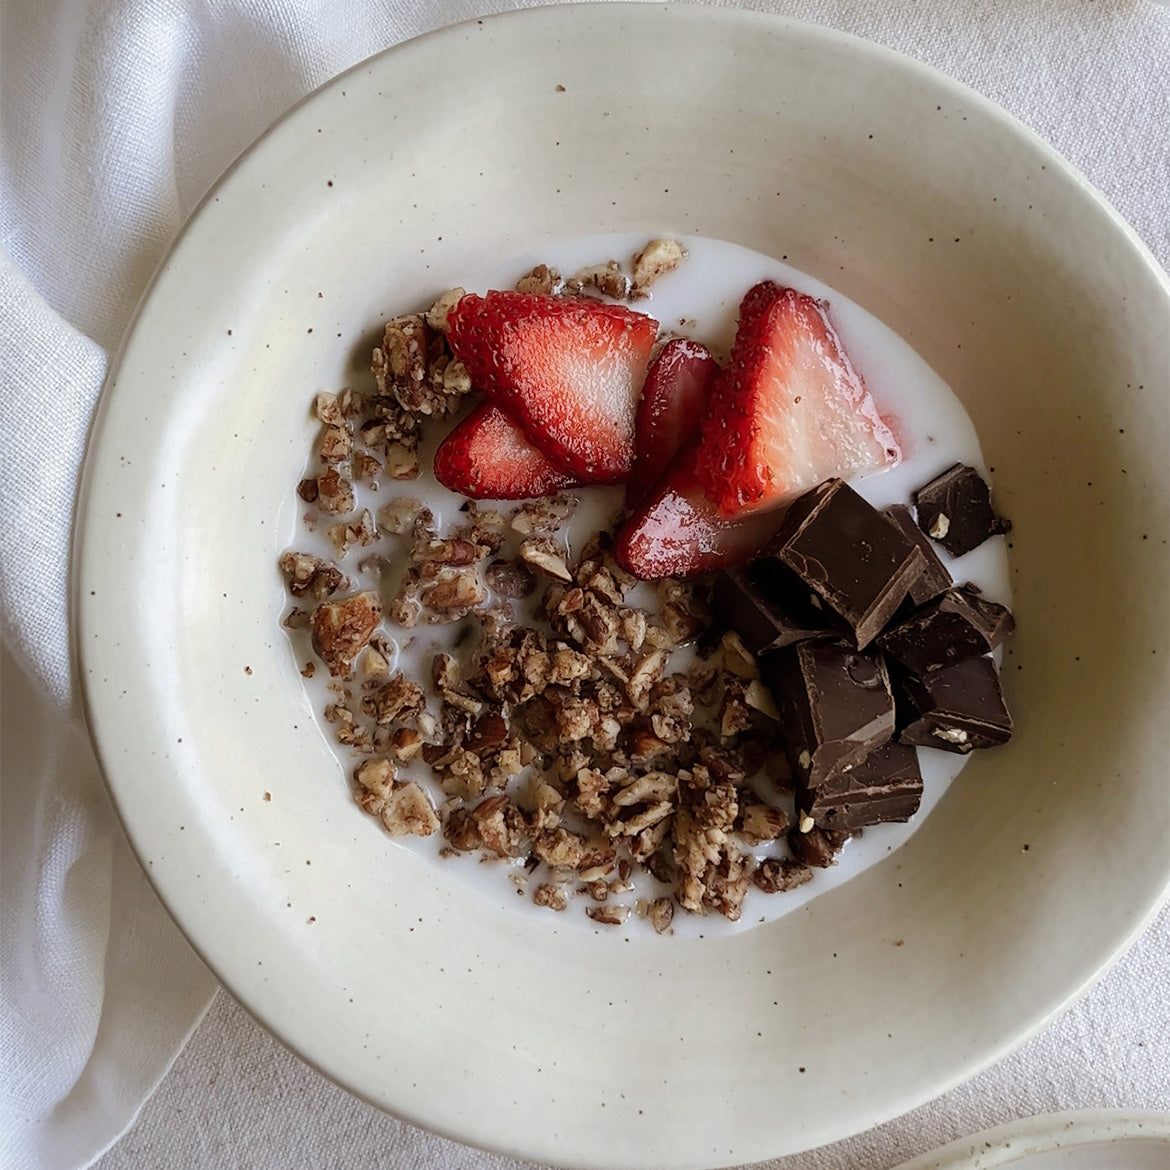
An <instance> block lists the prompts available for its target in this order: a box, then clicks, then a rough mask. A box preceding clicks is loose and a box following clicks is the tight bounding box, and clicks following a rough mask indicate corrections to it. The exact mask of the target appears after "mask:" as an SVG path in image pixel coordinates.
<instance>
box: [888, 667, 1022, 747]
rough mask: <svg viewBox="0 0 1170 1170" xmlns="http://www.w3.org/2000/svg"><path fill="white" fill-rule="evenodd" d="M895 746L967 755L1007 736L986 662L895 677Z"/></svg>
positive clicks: (1008, 721) (1007, 720)
mask: <svg viewBox="0 0 1170 1170" xmlns="http://www.w3.org/2000/svg"><path fill="white" fill-rule="evenodd" d="M897 704H898V727H899V734H898V742H899V743H908V744H918V745H919V746H921V747H935V748H942V749H943V751H948V752H959V753H966V752H969V751H971V750H972V749H974V748H987V747H996V746H997V745H999V744H1001V743H1007V741H1008V740H1009V739H1011V737H1012V717H1011V715H1009V714H1008V709H1007V707H1006V706H1005V705H1004V701H1003V692H1002V691H1001V690H1000V685H999V672H998V671H997V670H996V668H995V663H994V662H993V661H992V660H991V659H990V658H968V659H967V660H966V661H965V662H957V663H955V665H954V666H944V667H943V668H942V670H932V671H930V672H929V673H928V674H923V675H914V674H907V675H904V676H902V675H899V678H898V681H897Z"/></svg>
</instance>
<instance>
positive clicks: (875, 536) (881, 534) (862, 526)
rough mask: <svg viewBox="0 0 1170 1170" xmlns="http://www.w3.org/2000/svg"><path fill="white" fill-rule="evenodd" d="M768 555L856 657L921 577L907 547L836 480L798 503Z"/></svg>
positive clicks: (916, 555) (914, 552) (912, 548)
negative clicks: (840, 624)
mask: <svg viewBox="0 0 1170 1170" xmlns="http://www.w3.org/2000/svg"><path fill="white" fill-rule="evenodd" d="M768 551H769V552H771V553H772V554H774V555H775V556H776V557H777V558H778V559H779V560H780V561H781V562H782V563H783V564H784V565H786V566H787V567H788V568H789V569H790V570H792V572H793V573H795V574H796V575H797V576H798V577H799V578H800V579H801V580H802V581H804V582H805V583H806V584H807V585H808V586H809V588H810V589H812V590H814V591H815V592H816V593H817V594H819V596H820V597H821V599H822V600H823V601H824V602H826V603H827V604H828V605H829V606H830V607H831V608H832V609H833V610H835V611H836V612H837V613H838V614H840V615H841V617H842V618H844V620H845V621H846V622H847V623H848V624H849V628H850V629H851V630H852V631H853V634H854V637H855V638H856V639H857V645H858V647H859V648H861V649H864V648H865V646H866V645H868V644H869V643H870V642H871V641H873V639H874V638H876V637H877V635H878V634H879V633H880V632H881V630H882V627H883V626H885V624H886V623H887V622H888V621H889V620H890V618H891V617H893V615H894V611H895V610H896V609H897V608H898V606H900V605H901V604H902V602H903V601H904V600H905V597H906V594H907V593H908V592H909V589H910V586H911V585H912V584H913V583H914V582H915V581H916V580H917V579H918V578H919V577H920V576H921V575H922V570H923V556H922V553H921V552H920V551H919V550H918V548H917V546H916V545H915V544H914V542H913V541H911V540H908V539H907V538H906V536H905V535H904V534H903V533H902V531H901V530H900V529H899V528H898V526H897V525H896V524H895V523H894V522H893V521H892V520H891V519H890V518H889V517H888V516H885V515H883V514H882V513H881V512H879V511H878V510H877V509H876V508H875V507H873V506H872V505H871V504H869V503H868V502H867V501H866V500H864V499H862V497H861V496H859V495H858V494H857V492H855V491H854V490H853V489H852V488H851V487H849V485H848V484H846V483H845V482H844V481H843V480H840V479H829V480H826V481H825V482H824V483H822V484H820V485H819V486H818V487H815V488H813V489H812V491H810V492H805V494H804V495H803V496H800V497H799V498H798V499H797V500H796V501H795V502H794V503H793V504H792V505H791V506H790V507H789V509H788V512H787V514H786V515H785V517H784V524H783V525H782V527H781V529H780V531H779V532H778V533H777V534H776V538H775V540H774V541H773V542H772V545H771V546H770V548H769V550H768Z"/></svg>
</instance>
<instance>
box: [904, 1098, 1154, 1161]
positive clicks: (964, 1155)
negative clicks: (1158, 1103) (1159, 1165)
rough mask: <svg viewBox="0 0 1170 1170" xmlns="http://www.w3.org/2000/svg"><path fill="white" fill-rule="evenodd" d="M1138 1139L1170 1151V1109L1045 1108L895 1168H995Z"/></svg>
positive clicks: (959, 1140)
mask: <svg viewBox="0 0 1170 1170" xmlns="http://www.w3.org/2000/svg"><path fill="white" fill-rule="evenodd" d="M1135 1141H1141V1142H1157V1141H1160V1142H1161V1143H1162V1144H1163V1145H1164V1146H1165V1147H1166V1151H1167V1155H1168V1156H1170V1113H1161V1112H1158V1111H1156V1110H1145V1109H1135V1110H1127V1109H1074V1110H1067V1111H1064V1112H1060V1113H1041V1114H1037V1115H1036V1116H1035V1117H1024V1118H1021V1119H1020V1120H1019V1121H1009V1122H1007V1123H1006V1124H1005V1125H997V1126H996V1127H995V1128H993V1129H985V1130H983V1131H982V1132H980V1133H975V1134H971V1136H970V1137H964V1138H958V1139H957V1140H956V1141H953V1142H948V1143H947V1144H946V1145H945V1146H942V1147H940V1148H939V1149H937V1150H934V1151H932V1152H931V1153H929V1154H922V1155H921V1156H920V1157H917V1158H913V1159H912V1160H911V1161H909V1162H905V1163H903V1164H902V1165H901V1166H899V1167H897V1170H996V1168H997V1167H1000V1166H1014V1165H1016V1164H1018V1163H1020V1162H1023V1161H1024V1160H1025V1159H1026V1158H1032V1157H1035V1156H1036V1155H1038V1154H1047V1153H1051V1152H1052V1151H1055V1150H1061V1149H1073V1148H1076V1147H1077V1146H1087V1145H1096V1144H1098V1143H1101V1142H1110V1143H1117V1144H1118V1145H1124V1144H1125V1143H1127V1142H1135Z"/></svg>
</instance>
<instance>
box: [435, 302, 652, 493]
mask: <svg viewBox="0 0 1170 1170" xmlns="http://www.w3.org/2000/svg"><path fill="white" fill-rule="evenodd" d="M448 323H449V333H448V341H449V342H450V345H451V350H452V352H453V353H454V354H455V356H456V357H457V358H458V359H459V360H460V361H462V362H463V364H464V366H465V367H466V369H467V372H468V374H469V375H470V376H471V381H472V383H473V384H474V385H475V386H476V387H478V388H479V389H481V390H483V391H484V392H485V393H486V394H487V395H488V397H489V398H490V399H492V401H493V402H494V403H495V404H496V405H497V406H499V407H500V408H501V409H502V410H504V411H505V412H506V413H507V414H509V415H510V416H511V417H513V418H514V419H516V421H517V422H518V423H519V424H520V425H521V426H522V427H523V428H524V432H525V434H526V435H527V436H528V438H529V440H530V441H531V442H532V443H533V444H534V445H535V446H536V447H538V448H539V449H540V450H541V451H543V452H544V454H545V455H546V456H547V457H548V458H549V459H550V460H551V461H552V462H553V463H554V464H556V465H557V466H558V467H561V468H563V469H564V470H565V471H567V472H569V473H571V474H572V475H574V476H576V477H577V478H578V479H579V480H580V481H582V482H584V483H617V482H620V481H621V480H623V479H625V478H626V476H628V475H629V472H630V468H631V467H632V465H633V461H634V418H635V412H636V409H637V404H638V396H639V394H640V393H641V390H642V383H643V381H644V379H645V376H646V366H647V364H648V362H649V359H650V350H651V347H652V346H653V344H654V340H655V338H656V336H657V333H658V323H657V322H656V321H655V320H654V319H653V318H652V317H647V316H645V315H644V314H642V313H635V312H633V311H632V310H630V309H627V308H624V307H622V306H620V305H609V304H604V303H602V302H601V301H594V300H589V299H588V298H570V297H548V296H538V295H535V294H532V293H518V292H489V293H488V294H487V295H486V296H482V297H481V296H477V295H476V294H474V293H471V294H468V295H467V296H464V297H462V298H461V299H460V301H459V303H458V304H457V305H456V306H455V308H454V309H453V310H452V311H451V313H450V315H449V317H448Z"/></svg>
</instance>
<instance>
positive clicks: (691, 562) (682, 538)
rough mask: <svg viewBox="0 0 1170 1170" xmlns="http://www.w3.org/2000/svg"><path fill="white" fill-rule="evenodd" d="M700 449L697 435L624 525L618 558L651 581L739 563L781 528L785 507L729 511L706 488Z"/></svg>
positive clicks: (642, 577) (618, 543)
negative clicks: (725, 512)
mask: <svg viewBox="0 0 1170 1170" xmlns="http://www.w3.org/2000/svg"><path fill="white" fill-rule="evenodd" d="M700 452H701V446H700V443H699V439H698V436H697V435H696V436H693V437H692V439H691V441H690V442H688V443H687V444H686V445H685V446H684V447H683V449H682V450H681V451H680V452H679V453H678V455H677V457H676V458H675V460H674V462H673V463H672V464H671V465H670V467H668V468H667V470H666V474H665V475H664V476H663V477H662V478H661V479H660V480H659V481H658V483H657V485H656V486H655V488H654V490H653V491H652V493H651V495H650V497H649V499H648V500H647V501H646V502H645V503H644V504H643V505H642V506H641V507H640V508H638V509H637V510H636V511H635V512H634V513H633V515H632V516H630V518H629V519H628V520H627V521H626V522H625V524H624V525H622V528H621V531H620V532H619V533H618V537H617V540H616V542H615V544H614V558H615V559H616V560H617V562H618V564H619V565H621V567H622V568H623V569H625V570H626V572H627V573H630V574H632V575H633V576H635V577H639V578H641V579H642V580H644V581H647V580H654V579H657V578H659V577H693V576H695V575H696V574H698V573H706V572H709V571H711V570H713V569H721V568H724V567H725V566H727V565H735V564H740V563H741V562H743V561H747V560H750V559H751V558H752V557H754V556H756V555H757V554H758V553H759V550H760V549H761V548H762V547H763V546H764V545H765V544H766V543H767V542H768V540H769V539H770V538H771V537H772V536H774V535H775V533H776V531H777V530H778V529H779V527H780V524H781V522H782V520H783V512H782V511H769V512H753V513H747V514H745V515H743V516H738V517H728V516H724V515H723V514H722V513H721V512H720V511H719V509H718V508H716V506H715V505H714V504H712V503H711V502H710V500H708V499H707V497H706V495H705V494H704V492H703V486H702V484H701V483H700V481H699V477H698V474H697V471H698V462H699V458H700Z"/></svg>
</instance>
